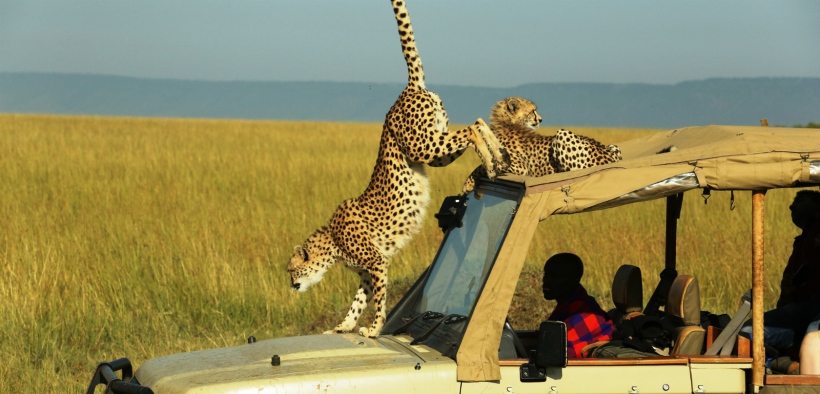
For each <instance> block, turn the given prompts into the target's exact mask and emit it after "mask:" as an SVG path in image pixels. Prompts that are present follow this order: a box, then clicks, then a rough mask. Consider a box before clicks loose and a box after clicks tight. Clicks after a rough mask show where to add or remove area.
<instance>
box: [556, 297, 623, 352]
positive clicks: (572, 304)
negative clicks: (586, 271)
mask: <svg viewBox="0 0 820 394" xmlns="http://www.w3.org/2000/svg"><path fill="white" fill-rule="evenodd" d="M548 320H555V321H563V322H564V323H566V325H567V357H569V358H580V357H581V350H582V349H583V348H584V347H586V346H587V345H589V344H591V343H595V342H599V341H608V340H610V339H612V330H613V325H612V321H610V320H609V318H608V317H607V315H606V312H604V310H603V309H601V306H600V305H598V302H597V301H595V298H592V297H591V296H589V294H587V291H586V289H584V286H581V285H580V284H579V285H578V287H577V288H576V289H575V291H574V292H573V293H572V294H571V295H570V296H569V297H567V298H566V299H564V300H562V301H560V302H559V303H558V305H556V306H555V309H554V310H553V311H552V314H550V317H549V319H548Z"/></svg>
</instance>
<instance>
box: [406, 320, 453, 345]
mask: <svg viewBox="0 0 820 394" xmlns="http://www.w3.org/2000/svg"><path fill="white" fill-rule="evenodd" d="M439 315H441V313H439ZM466 319H467V316H464V315H459V314H456V313H454V314H451V315H447V316H444V318H443V319H441V320H439V321H438V322H436V324H433V327H430V329H429V330H427V331H425V332H424V334H421V336H419V337H418V338H413V341H412V342H410V344H411V345H418V344H419V342H421V341H423V340H425V339H427V338H428V337H429V336H430V334H432V333H433V332H434V331H436V329H437V328H438V326H440V325H441V323H444V324H452V323H456V322H460V321H462V320H466Z"/></svg>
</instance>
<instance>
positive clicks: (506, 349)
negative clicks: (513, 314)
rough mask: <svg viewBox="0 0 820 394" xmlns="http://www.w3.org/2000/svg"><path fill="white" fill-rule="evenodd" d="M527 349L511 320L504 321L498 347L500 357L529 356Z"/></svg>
mask: <svg viewBox="0 0 820 394" xmlns="http://www.w3.org/2000/svg"><path fill="white" fill-rule="evenodd" d="M527 357H529V356H528V355H527V349H526V348H525V347H524V344H523V343H521V339H520V338H518V334H516V333H515V330H514V329H513V327H512V325H511V324H510V320H509V319H507V320H506V321H505V322H504V329H503V330H501V344H500V346H499V347H498V358H499V359H516V358H527Z"/></svg>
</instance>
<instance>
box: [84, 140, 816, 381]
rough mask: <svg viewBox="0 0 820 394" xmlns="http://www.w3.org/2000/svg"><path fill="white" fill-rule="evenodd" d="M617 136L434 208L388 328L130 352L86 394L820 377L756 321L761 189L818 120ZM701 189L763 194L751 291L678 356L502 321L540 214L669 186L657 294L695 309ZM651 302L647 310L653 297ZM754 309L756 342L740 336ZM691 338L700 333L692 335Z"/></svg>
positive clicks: (784, 184) (805, 172)
mask: <svg viewBox="0 0 820 394" xmlns="http://www.w3.org/2000/svg"><path fill="white" fill-rule="evenodd" d="M619 146H620V148H621V151H622V154H623V158H624V160H623V161H621V162H618V163H613V164H610V165H606V166H601V167H594V168H589V169H584V170H577V171H572V172H567V173H559V174H552V175H549V176H545V177H540V178H526V177H515V176H505V177H501V178H500V179H498V180H496V181H495V182H490V181H488V180H486V179H485V180H483V181H481V182H480V183H479V185H478V186H477V188H476V190H475V191H474V192H473V193H471V194H469V195H465V196H455V197H449V198H447V199H446V200H445V202H444V204H443V206H442V208H441V210H440V212H439V213H438V214H437V215H436V217H437V218H438V220H439V223H440V225H441V226H442V228H443V229H444V230H445V236H444V238H443V240H442V243H441V246H440V248H439V251H438V253H437V255H436V257H435V259H434V261H433V262H432V263H431V264H430V266H429V267H428V268H427V269H426V270H425V271H424V273H423V274H422V275H421V276H420V277H419V278H418V280H417V281H416V282H415V284H414V285H413V286H412V287H411V288H410V290H409V291H408V292H407V293H405V295H404V297H403V298H402V299H401V300H400V301H399V303H398V304H397V305H396V306H395V307H394V308H393V309H392V310H391V312H390V314H389V316H388V321H387V323H386V325H385V326H384V329H383V330H382V332H381V335H380V336H379V337H378V338H374V339H370V338H364V337H361V336H359V335H358V334H342V335H314V336H301V337H289V338H278V339H270V340H262V341H258V342H255V341H249V343H248V344H242V345H239V346H235V347H228V348H221V349H211V350H201V351H193V352H188V353H182V354H175V355H168V356H163V357H158V358H155V359H151V360H148V361H145V362H144V363H142V365H141V366H140V368H139V369H138V370H137V371H136V373H135V374H133V376H132V373H131V367H130V362H128V360H127V359H120V360H117V361H114V362H110V363H102V364H100V365H99V367H98V369H97V373H96V375H95V377H94V379H93V381H92V384H91V386H90V387H89V393H91V392H93V391H94V390H95V387H96V386H97V385H98V384H105V385H107V387H108V388H109V389H110V390H111V391H112V392H151V391H153V392H155V393H194V392H196V393H211V392H213V393H217V392H237V393H239V392H243V393H244V392H248V393H250V392H253V393H257V392H259V393H307V392H323V393H324V392H331V393H385V392H390V393H396V394H398V393H433V392H435V393H462V394H467V393H517V394H521V393H664V394H665V393H752V392H762V393H775V392H817V391H820V376H818V377H811V376H797V377H795V376H790V375H766V374H765V365H764V362H765V360H764V357H765V354H764V347H763V343H762V337H763V336H762V334H761V333H762V315H763V298H762V297H763V286H762V283H763V282H762V274H763V247H762V239H763V220H764V210H763V206H764V198H765V191H766V190H768V189H773V188H790V187H805V186H815V185H820V132H818V131H816V130H810V129H788V128H764V127H747V126H706V127H689V128H682V129H678V130H672V131H668V132H661V133H657V134H653V135H649V136H647V137H643V138H639V139H636V140H632V141H627V142H623V143H621V144H619ZM673 146H674V147H675V148H676V149H668V148H670V147H673ZM664 151H668V152H666V153H658V152H664ZM697 188H699V189H703V192H704V193H708V192H711V191H722V190H731V191H734V192H736V193H739V192H748V193H751V194H752V195H753V197H752V204H753V209H752V229H751V231H750V234H752V237H751V239H750V242H749V246H750V247H751V248H752V249H753V253H752V256H753V258H752V261H750V262H749V265H748V269H750V270H751V271H752V273H753V274H752V278H753V281H752V283H751V291H750V296H749V297H748V298H747V301H749V302H746V303H744V304H743V306H742V307H741V309H740V310H739V311H738V313H737V314H736V315H735V316H734V318H733V319H732V321H731V322H730V324H729V325H728V326H726V327H725V328H724V329H723V331H722V332H718V331H719V330H713V329H703V328H701V327H694V325H692V326H691V327H687V326H683V327H680V328H679V329H678V332H679V336H678V338H677V339H676V343H675V346H674V347H673V349H672V351H671V354H670V355H668V356H660V355H658V356H647V357H626V358H587V359H572V360H567V356H566V327H565V326H563V323H560V322H559V323H545V324H542V325H541V327H540V328H539V330H537V331H536V330H532V328H531V330H515V329H513V327H511V325H510V324H509V323H508V321H507V319H506V317H507V313H508V309H509V307H510V302H511V299H512V297H513V293H514V291H515V286H516V283H517V279H518V277H519V275H520V273H521V270H522V266H523V264H524V260H525V257H526V255H527V251H528V249H529V246H530V243H531V241H532V238H533V234H534V233H535V230H536V227H537V225H538V224H539V222H542V221H543V222H544V223H545V224H544V225H549V222H550V220H549V217H550V216H551V215H559V214H577V213H583V212H587V211H591V210H602V209H618V207H619V206H622V205H625V204H633V203H639V202H644V201H649V200H653V199H660V198H665V199H666V202H667V203H666V207H667V208H666V229H667V233H666V241H667V242H666V254H665V260H666V261H665V263H664V264H665V269H664V271H663V274H662V275H661V280H660V281H659V286H658V290H656V291H655V293H656V295H653V297H652V298H650V300H649V304H653V303H654V304H658V303H659V299H661V298H665V297H666V296H668V297H669V299H673V300H675V301H678V304H680V305H682V307H681V310H679V311H669V310H667V312H668V313H677V314H679V316H680V317H683V318H684V319H682V320H684V321H686V320H688V319H686V318H687V316H685V315H686V314H688V313H689V312H690V311H689V310H688V309H689V308H696V309H695V311H697V312H699V305H698V304H699V300H698V299H697V297H696V296H697V294H696V292H693V290H696V289H695V288H694V286H689V284H691V281H687V280H684V281H683V283H684V286H682V287H681V286H679V283H681V281H680V278H686V277H685V276H683V275H681V276H677V273H676V272H675V268H676V226H677V218H678V216H679V214H680V207H681V200H682V196H683V192H685V191H687V190H692V189H697ZM637 235H639V234H636V236H637ZM618 275H620V273H619V274H618ZM625 278H626V279H627V282H626V286H625V287H623V291H624V292H625V293H624V294H623V300H624V305H620V306H629V305H628V304H630V303H634V299H630V296H629V294H628V293H629V288H630V286H629V282H630V280H631V279H629V278H630V274H629V273H628V272H627V274H625ZM621 279H623V278H621ZM617 281H618V278H617V275H616V280H615V282H617ZM670 289H671V290H670ZM667 292H668V293H667ZM613 294H614V295H615V293H613ZM660 295H662V296H663V297H661V296H660ZM734 296H736V297H737V299H740V297H741V296H742V295H741V294H737V295H733V297H734ZM693 297H694V298H693ZM693 299H694V301H693ZM641 304H642V302H639V304H638V305H637V309H638V310H640V309H644V306H643V305H641ZM618 305H619V303H617V302H616V306H618ZM633 307H634V305H633ZM652 307H653V306H652V305H647V306H646V308H652ZM750 311H751V316H752V321H753V335H752V338H753V340H752V341H751V343H750V341H748V340H747V339H745V337H739V336H738V335H737V326H738V324H739V322H742V321H745V320H746V319H747V315H748V314H749V312H750ZM533 328H534V327H533ZM689 339H694V341H695V345H694V346H691V345H690V344H685V342H686V341H688V340H689ZM704 342H705V343H706V345H703V343H704ZM703 348H706V351H705V352H702V351H701V349H703ZM693 349H694V350H693ZM702 353H706V354H702ZM118 371H121V373H120V375H119V376H118V375H117V372H118ZM140 390H142V391H140Z"/></svg>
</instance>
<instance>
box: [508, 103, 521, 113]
mask: <svg viewBox="0 0 820 394" xmlns="http://www.w3.org/2000/svg"><path fill="white" fill-rule="evenodd" d="M517 110H518V107H517V106H516V105H515V101H514V100H510V101H507V112H509V113H511V114H514V113H515V111H517Z"/></svg>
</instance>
